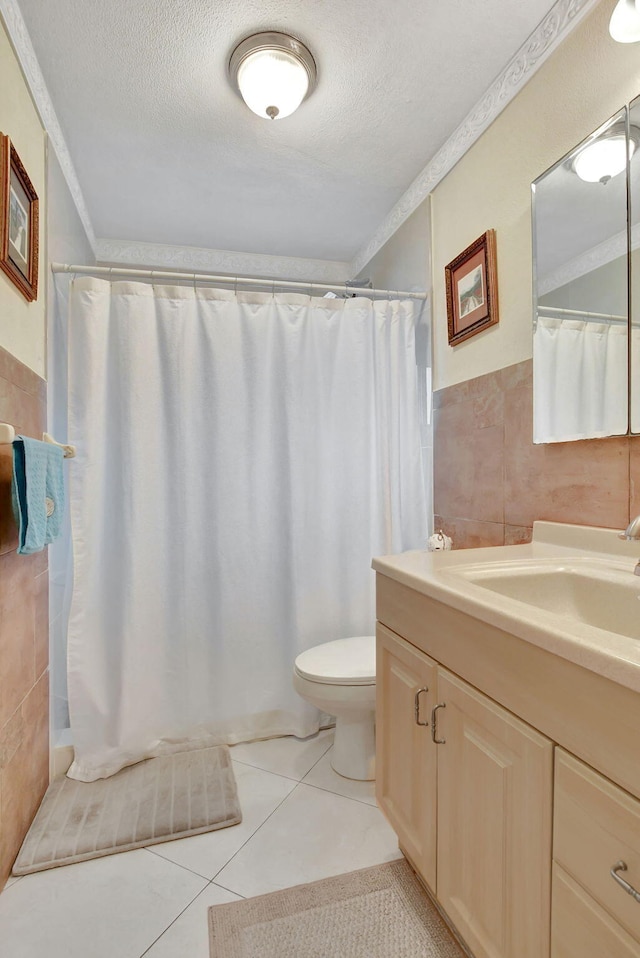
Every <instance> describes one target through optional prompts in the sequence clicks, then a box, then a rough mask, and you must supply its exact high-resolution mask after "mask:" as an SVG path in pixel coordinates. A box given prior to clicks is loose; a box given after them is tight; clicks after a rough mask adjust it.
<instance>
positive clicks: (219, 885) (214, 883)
mask: <svg viewBox="0 0 640 958" xmlns="http://www.w3.org/2000/svg"><path fill="white" fill-rule="evenodd" d="M209 884H210V885H215V886H216V888H222V890H223V891H228V892H229V894H230V895H237V896H238V898H239V899H240V900H241V901H247V896H246V895H241V894H240V892H237V891H232V890H231V889H230V888H227V886H226V885H221V884H219V882H217V881H211V882H209ZM229 904H233V902H229Z"/></svg>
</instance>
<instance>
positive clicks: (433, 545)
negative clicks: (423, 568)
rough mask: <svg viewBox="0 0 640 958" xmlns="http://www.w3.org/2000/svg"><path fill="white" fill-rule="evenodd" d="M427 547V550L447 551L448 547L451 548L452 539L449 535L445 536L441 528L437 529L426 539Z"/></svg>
mask: <svg viewBox="0 0 640 958" xmlns="http://www.w3.org/2000/svg"><path fill="white" fill-rule="evenodd" d="M427 549H428V551H429V552H444V551H447V552H448V551H449V549H453V540H452V539H451V538H450V537H449V536H445V534H444V532H443V531H442V529H438V531H437V532H434V534H433V535H432V536H429V538H428V539H427Z"/></svg>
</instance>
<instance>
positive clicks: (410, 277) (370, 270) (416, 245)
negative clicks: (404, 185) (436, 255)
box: [358, 198, 431, 292]
mask: <svg viewBox="0 0 640 958" xmlns="http://www.w3.org/2000/svg"><path fill="white" fill-rule="evenodd" d="M429 213H430V210H429V199H428V198H427V199H426V200H425V201H424V203H421V204H420V206H419V207H418V208H417V209H416V210H415V211H414V212H413V213H412V214H411V216H410V217H409V218H408V219H407V220H405V222H404V223H403V224H402V226H401V227H400V228H399V229H397V230H396V232H395V233H394V234H393V236H392V237H391V239H389V240H388V241H387V242H386V243H385V244H384V246H383V247H382V249H380V250H379V251H378V252H377V253H376V255H375V256H374V257H373V259H371V260H369V262H368V263H367V265H366V266H365V267H364V269H362V270H361V271H360V273H359V274H358V279H371V280H372V282H373V285H374V287H376V288H377V289H392V290H394V289H402V290H408V291H410V292H411V291H418V290H428V289H429V287H430V286H431V217H430V215H429Z"/></svg>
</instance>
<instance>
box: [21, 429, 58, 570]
mask: <svg viewBox="0 0 640 958" xmlns="http://www.w3.org/2000/svg"><path fill="white" fill-rule="evenodd" d="M63 460H64V451H63V450H62V449H61V448H60V446H54V445H53V444H52V443H50V442H39V441H38V440H37V439H29V438H28V437H27V436H18V437H17V438H16V439H14V441H13V483H12V493H13V495H12V498H13V511H14V513H15V516H16V522H17V523H18V526H19V530H20V535H19V540H18V552H19V553H20V555H31V554H32V553H34V552H42V550H43V549H44V547H45V546H47V545H49V543H50V542H53V540H54V539H57V537H58V536H59V535H60V531H61V528H62V518H63V516H64V475H63V471H62V462H63Z"/></svg>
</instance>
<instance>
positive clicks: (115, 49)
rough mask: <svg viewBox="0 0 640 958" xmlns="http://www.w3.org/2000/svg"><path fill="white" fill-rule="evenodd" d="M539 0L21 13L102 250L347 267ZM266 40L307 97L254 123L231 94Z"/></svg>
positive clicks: (199, 1)
mask: <svg viewBox="0 0 640 958" xmlns="http://www.w3.org/2000/svg"><path fill="white" fill-rule="evenodd" d="M552 6H553V2H552V0H527V2H526V3H522V2H514V0H483V2H482V3H473V2H471V0H394V2H389V0H306V2H304V3H302V2H300V0H262V2H257V0H217V2H211V0H206V2H205V0H127V2H125V0H107V2H105V0H56V2H55V3H52V2H49V3H43V0H20V8H21V10H22V13H23V16H24V18H25V21H26V24H27V27H28V30H29V33H30V36H31V40H32V42H33V45H34V48H35V51H36V54H37V56H38V60H39V63H40V66H41V68H42V72H43V74H44V78H45V80H46V82H47V85H48V88H49V91H50V93H51V97H52V100H53V103H54V106H55V108H56V111H57V114H58V118H59V120H60V123H61V126H62V129H63V131H64V134H65V136H66V139H67V143H68V145H69V149H70V152H71V156H72V158H73V161H74V164H75V167H76V170H77V173H78V177H79V180H80V184H81V187H82V190H83V192H84V195H85V198H86V201H87V205H88V208H89V213H90V215H91V219H92V223H93V227H94V230H95V233H96V235H97V236H99V237H103V238H112V239H122V240H136V241H141V242H150V243H164V244H174V245H185V246H197V247H206V248H213V249H232V250H240V251H243V252H257V253H268V254H272V255H277V256H301V257H310V258H318V259H332V260H349V259H351V258H352V257H353V256H354V254H355V253H356V252H357V250H358V249H359V248H360V247H361V246H362V245H363V244H364V243H365V242H366V241H367V240H368V239H369V238H370V236H371V234H372V233H373V231H374V230H375V228H376V226H377V225H378V224H379V222H380V221H381V220H382V219H383V217H384V216H385V215H386V214H387V213H388V211H389V209H390V208H391V207H392V206H393V205H394V203H395V202H396V201H397V200H398V199H399V197H400V196H401V195H402V193H403V192H404V190H405V189H406V188H407V187H408V186H409V184H410V183H411V181H412V180H413V178H414V177H415V176H416V175H417V173H419V171H420V170H421V169H422V168H423V166H424V165H425V163H426V162H427V161H428V160H429V159H430V158H431V157H432V156H433V155H434V153H435V152H436V151H437V150H438V148H439V147H440V146H441V145H442V144H443V143H444V141H445V140H446V139H447V137H448V136H449V135H450V134H451V133H452V131H453V130H454V129H455V127H456V126H457V125H458V124H459V123H460V122H461V120H462V119H463V118H464V116H465V115H466V113H467V112H468V111H469V109H470V108H471V107H472V106H473V105H474V104H475V103H476V102H477V100H478V99H479V97H480V96H481V94H482V92H483V91H484V90H485V89H486V88H487V87H488V86H489V85H490V84H491V82H492V81H493V80H494V78H495V77H496V76H497V74H498V73H499V72H500V70H501V69H502V68H503V67H504V66H505V64H506V63H507V62H508V60H509V59H510V57H511V56H512V55H513V54H514V53H515V51H516V50H517V49H518V47H519V46H520V45H521V44H522V43H523V42H524V41H525V39H526V38H527V36H528V35H529V34H530V33H531V32H532V31H533V30H534V29H535V27H536V26H537V24H538V23H539V21H540V20H541V19H542V18H543V16H544V15H545V14H546V13H547V12H548V10H549V9H550V8H551V7H552ZM265 29H275V30H281V31H283V32H290V33H293V34H295V35H296V36H298V37H300V39H302V40H303V41H304V42H305V43H307V45H308V46H309V47H310V49H311V50H312V51H313V53H314V56H315V57H316V61H317V63H318V68H319V83H318V87H317V89H316V90H315V92H314V93H313V95H312V96H311V97H310V98H309V99H308V100H307V101H306V102H305V103H304V104H303V105H302V107H301V108H300V109H299V110H298V112H297V113H295V114H294V115H293V116H291V117H288V118H286V119H284V120H281V121H275V122H267V121H265V120H261V119H260V118H258V117H256V116H254V115H253V114H252V113H251V112H250V111H249V110H248V109H247V108H246V107H245V106H244V104H243V103H242V101H241V100H240V99H239V97H238V96H237V94H236V93H235V92H234V91H233V90H232V88H231V86H230V85H229V82H228V80H227V77H226V64H227V61H228V57H229V54H230V52H231V50H232V49H233V47H234V46H235V45H236V43H237V42H238V41H239V40H241V39H242V38H243V37H244V36H246V35H247V34H249V33H253V32H257V31H260V30H265Z"/></svg>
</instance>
